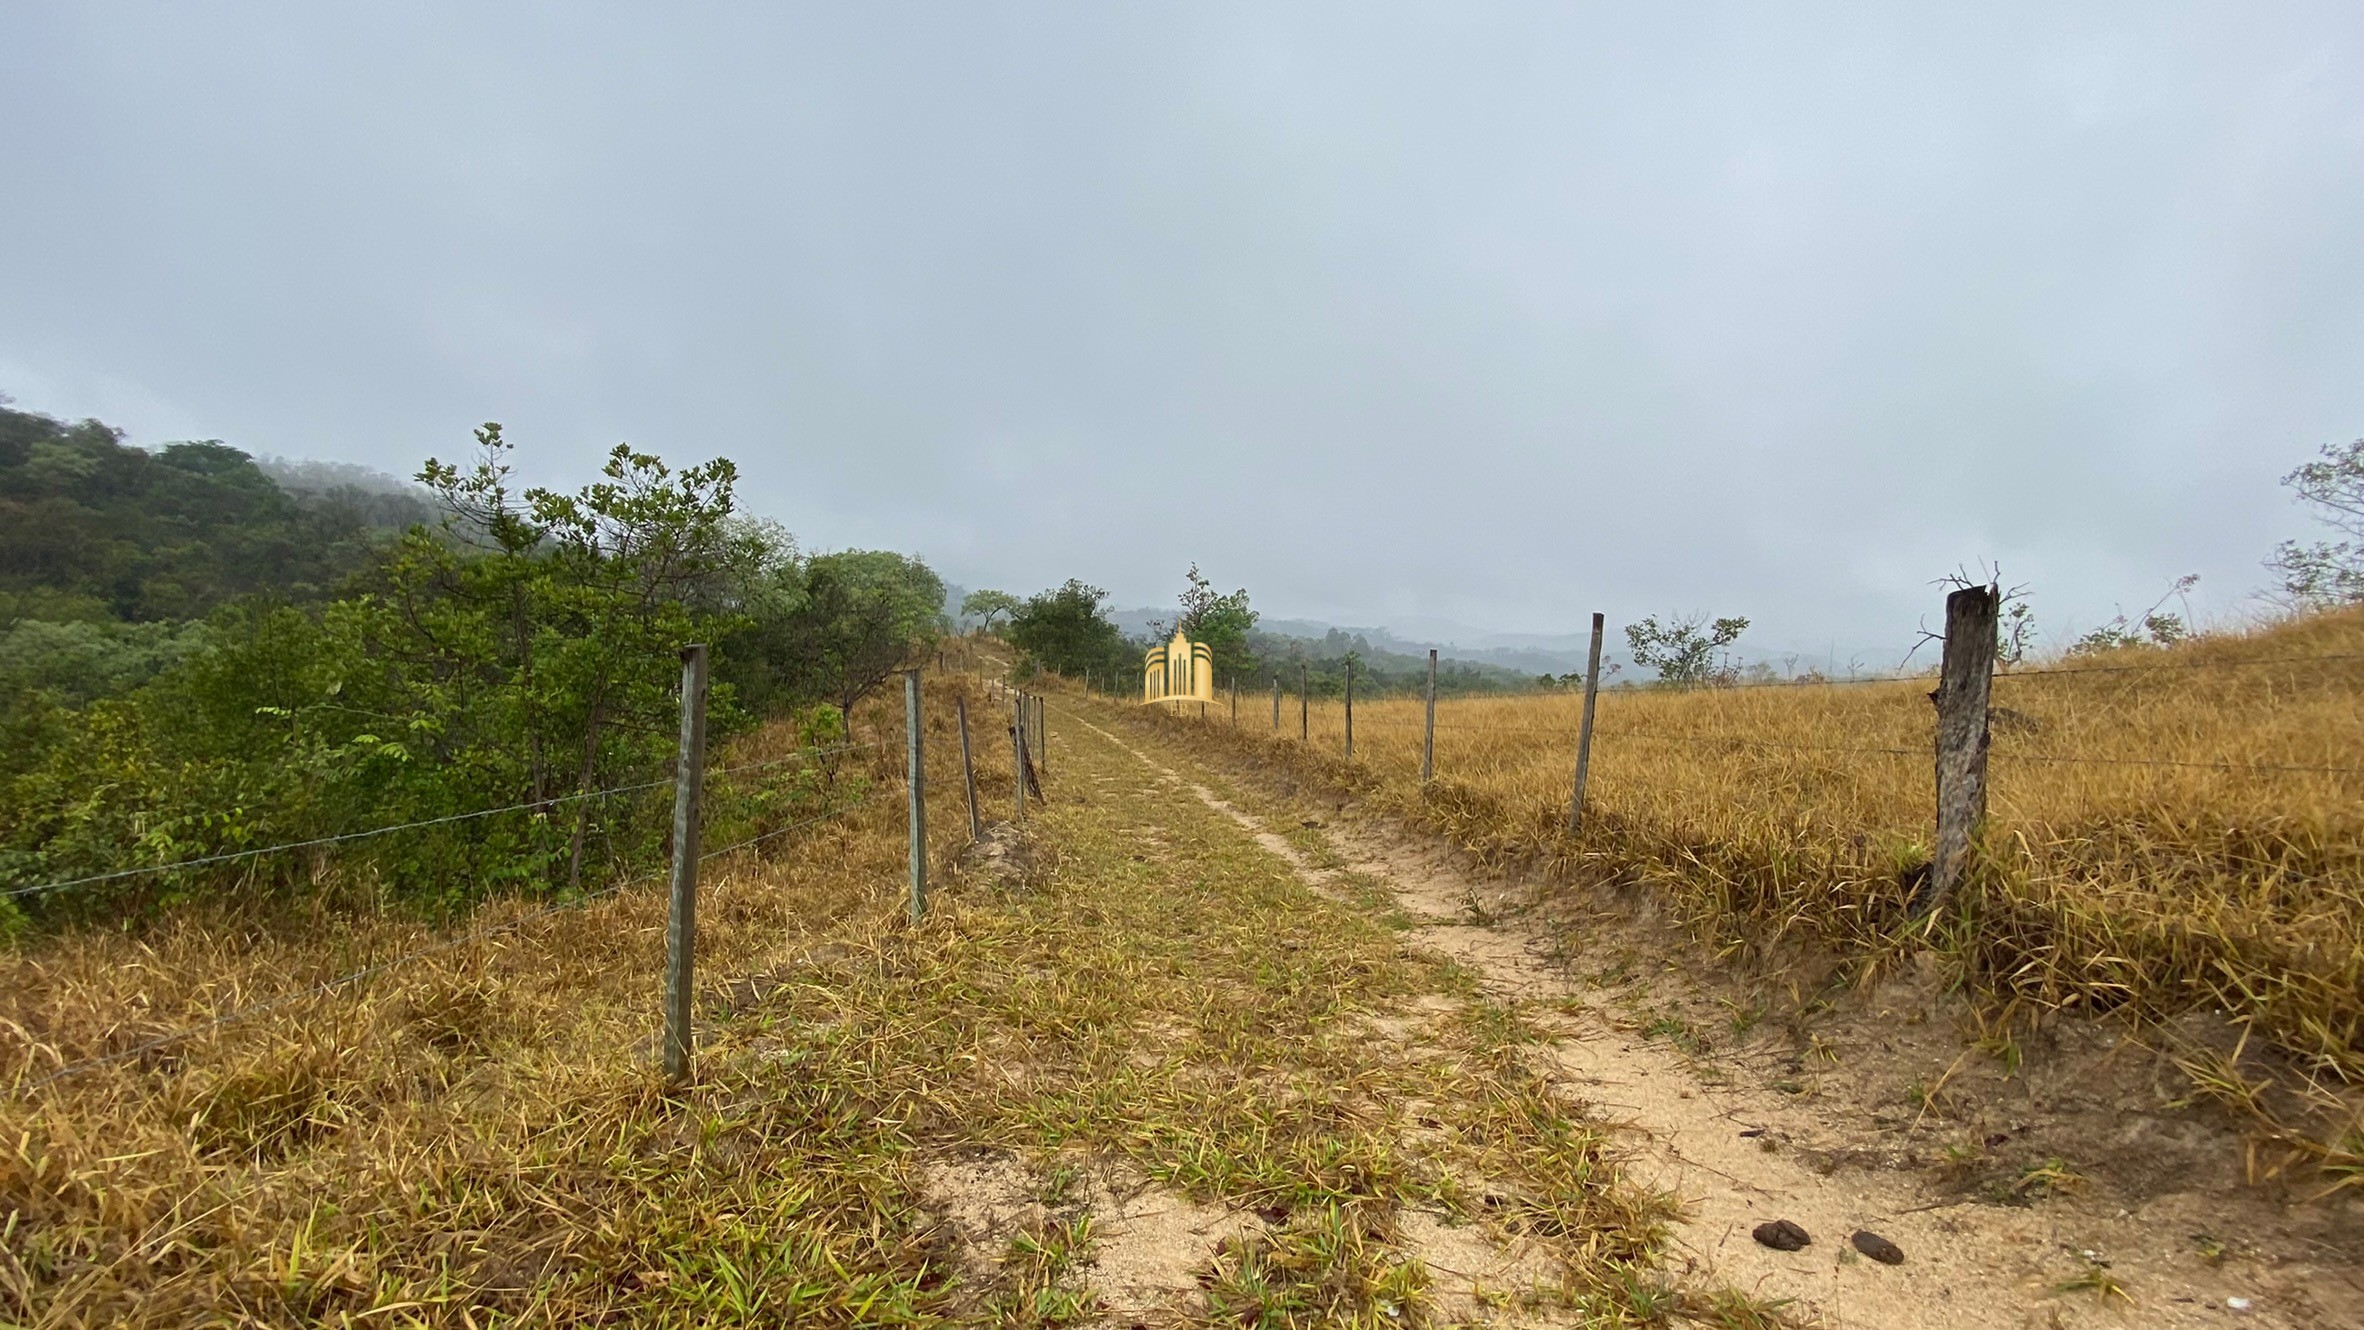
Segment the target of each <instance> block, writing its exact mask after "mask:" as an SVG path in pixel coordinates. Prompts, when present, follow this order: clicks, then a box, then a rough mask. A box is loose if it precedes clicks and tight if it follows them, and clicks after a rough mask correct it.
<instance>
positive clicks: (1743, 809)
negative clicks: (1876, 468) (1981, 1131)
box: [1166, 611, 2364, 1163]
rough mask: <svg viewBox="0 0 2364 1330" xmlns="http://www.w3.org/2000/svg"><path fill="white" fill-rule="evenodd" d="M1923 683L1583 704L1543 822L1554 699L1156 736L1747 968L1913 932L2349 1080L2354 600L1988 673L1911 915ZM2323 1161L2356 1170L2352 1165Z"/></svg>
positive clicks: (1893, 942)
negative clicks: (1348, 806) (1304, 733)
mask: <svg viewBox="0 0 2364 1330" xmlns="http://www.w3.org/2000/svg"><path fill="white" fill-rule="evenodd" d="M1931 686H1932V685H1931V683H1930V681H1927V680H1909V679H1908V680H1898V681H1892V682H1866V683H1852V682H1847V683H1800V684H1783V685H1774V686H1755V687H1736V688H1704V689H1698V690H1694V691H1685V692H1676V691H1664V690H1659V689H1654V688H1646V687H1645V688H1634V687H1627V688H1611V689H1607V690H1604V691H1603V692H1602V694H1601V696H1600V702H1599V710H1598V717H1597V722H1596V724H1597V729H1596V735H1595V740H1594V746H1593V754H1592V770H1591V777H1590V791H1589V796H1588V799H1587V809H1586V814H1585V819H1584V823H1583V826H1582V828H1581V830H1580V831H1578V832H1576V833H1573V834H1571V833H1570V832H1569V831H1568V829H1567V825H1566V824H1567V817H1568V804H1569V796H1570V789H1571V783H1572V773H1573V768H1574V764H1575V752H1576V742H1577V740H1576V736H1577V728H1578V722H1579V719H1580V715H1581V711H1582V696H1581V692H1580V691H1575V690H1571V691H1567V692H1550V693H1541V694H1531V695H1525V696H1517V697H1502V698H1449V699H1443V700H1441V701H1440V702H1439V704H1438V714H1437V728H1436V778H1435V780H1434V781H1433V782H1432V783H1431V784H1430V785H1429V786H1427V787H1426V788H1423V787H1422V785H1421V784H1420V780H1419V767H1420V749H1421V743H1422V705H1423V704H1422V701H1421V699H1419V698H1416V697H1402V696H1397V697H1389V698H1380V699H1358V700H1357V702H1356V705H1355V714H1354V760H1353V762H1352V763H1351V764H1348V763H1347V762H1346V761H1345V759H1344V755H1343V750H1344V739H1345V734H1344V720H1345V717H1344V714H1343V709H1342V707H1341V706H1340V704H1339V703H1338V702H1337V701H1335V700H1329V701H1327V702H1321V701H1317V702H1316V703H1314V705H1313V712H1312V717H1311V730H1312V734H1311V738H1310V742H1308V743H1304V744H1300V742H1299V739H1298V726H1299V717H1298V712H1297V700H1296V699H1295V698H1293V697H1289V698H1284V700H1283V705H1282V708H1281V713H1282V714H1281V723H1280V726H1279V729H1278V733H1277V737H1276V736H1275V732H1274V730H1273V727H1272V721H1271V713H1270V710H1269V707H1270V703H1269V700H1268V699H1267V698H1263V697H1243V698H1242V699H1241V702H1240V711H1239V719H1238V721H1237V723H1236V729H1235V728H1234V722H1233V721H1232V719H1231V713H1230V710H1229V708H1228V707H1227V706H1218V707H1216V708H1214V709H1212V710H1210V711H1209V712H1208V713H1207V714H1206V715H1205V716H1203V717H1202V716H1200V715H1198V714H1197V710H1196V709H1195V708H1190V709H1185V710H1182V711H1179V712H1177V713H1175V714H1174V715H1172V716H1171V717H1169V719H1168V722H1167V726H1166V728H1171V729H1184V728H1195V729H1201V730H1203V732H1204V733H1205V734H1206V736H1207V737H1209V738H1220V739H1222V740H1224V741H1225V742H1236V743H1243V744H1247V745H1249V746H1251V748H1252V749H1253V750H1254V751H1255V752H1256V753H1257V754H1258V758H1259V760H1262V761H1269V762H1272V763H1275V764H1295V765H1297V766H1299V767H1300V768H1301V769H1303V770H1304V771H1306V772H1307V773H1308V774H1319V775H1320V776H1322V777H1323V778H1324V779H1329V780H1334V781H1337V782H1340V783H1341V784H1343V785H1345V786H1347V787H1350V788H1351V789H1353V790H1354V791H1355V792H1356V793H1357V795H1358V797H1359V798H1360V799H1362V800H1364V801H1366V802H1367V803H1369V804H1370V805H1372V806H1374V807H1377V808H1382V809H1385V810H1388V811H1390V812H1392V813H1394V814H1396V815H1399V816H1400V817H1402V818H1403V819H1405V820H1407V821H1409V822H1410V823H1412V824H1414V825H1416V826H1419V827H1423V828H1426V829H1430V830H1434V831H1437V832H1441V833H1443V834H1444V835H1446V836H1448V837H1450V838H1451V839H1452V840H1453V841H1454V842H1455V843H1457V844H1458V845H1459V846H1461V847H1462V848H1464V849H1466V850H1468V851H1470V852H1472V853H1474V854H1476V855H1477V856H1479V857H1480V858H1481V859H1484V860H1487V861H1490V862H1494V863H1498V864H1507V863H1518V864H1524V865H1527V866H1530V867H1533V868H1535V869H1538V870H1540V871H1541V872H1542V873H1543V874H1544V875H1545V876H1547V877H1549V878H1552V879H1555V880H1561V881H1566V882H1570V883H1579V884H1594V885H1602V886H1642V887H1647V888H1648V889H1649V890H1650V891H1651V892H1652V893H1653V895H1654V896H1655V898H1656V899H1657V900H1658V901H1659V902H1660V903H1661V904H1662V906H1663V908H1665V909H1667V910H1669V911H1671V912H1672V913H1673V914H1674V915H1676V916H1677V917H1678V918H1679V919H1680V920H1681V921H1682V922H1684V923H1686V924H1687V925H1689V926H1690V927H1691V928H1693V929H1694V930H1695V931H1697V932H1698V933H1700V934H1701V935H1703V936H1705V937H1708V938H1711V939H1713V940H1715V941H1716V942H1717V943H1718V944H1719V945H1721V946H1723V947H1725V948H1727V949H1728V950H1729V951H1730V952H1731V953H1733V954H1734V955H1735V956H1739V955H1741V954H1746V955H1748V956H1752V957H1754V958H1755V959H1756V960H1758V961H1767V960H1770V959H1771V958H1775V957H1778V956H1781V955H1783V954H1784V953H1785V951H1786V950H1787V949H1793V948H1807V949H1812V950H1817V951H1819V952H1821V953H1822V954H1825V955H1830V954H1836V955H1839V956H1841V957H1844V958H1847V959H1848V961H1849V963H1850V965H1851V967H1852V972H1853V973H1855V974H1857V975H1859V976H1860V975H1864V974H1868V973H1875V972H1876V971H1877V970H1878V968H1879V967H1880V966H1881V965H1882V964H1883V963H1885V962H1887V961H1889V960H1892V959H1894V958H1895V957H1897V956H1898V955H1899V954H1901V953H1902V952H1904V951H1906V950H1915V949H1919V948H1921V947H1923V946H1925V945H1928V944H1931V943H1934V945H1935V946H1936V947H1937V948H1938V949H1939V950H1940V951H1941V952H1942V953H1943V954H1944V955H1946V956H1947V957H1949V958H1951V959H1952V960H1953V961H1955V962H1956V963H1957V964H1958V974H1959V976H1960V977H1961V978H1962V979H1963V980H1964V981H1966V982H1969V983H1972V984H1975V985H1977V986H1980V987H1983V988H1985V989H1987V990H1988V991H1990V992H1991V993H1994V994H1997V995H2001V996H2003V997H2004V998H2005V999H2006V1000H2008V999H2011V998H2017V999H2020V1000H2021V1001H2022V1002H2023V1003H2026V1004H2033V1005H2036V1006H2046V1007H2084V1008H2124V1009H2129V1010H2131V1011H2132V1012H2133V1013H2134V1014H2137V1015H2140V1016H2145V1017H2154V1018H2163V1017H2168V1016H2172V1015H2174V1014H2177V1013H2180V1012H2185V1011H2190V1010H2195V1009H2198V1010H2211V1011H2223V1012H2225V1013H2228V1014H2230V1015H2232V1016H2233V1017H2235V1018H2236V1019H2238V1020H2240V1021H2243V1022H2246V1023H2247V1024H2248V1025H2249V1026H2250V1027H2251V1028H2253V1029H2254V1031H2255V1032H2256V1034H2257V1035H2258V1036H2259V1037H2260V1041H2261V1042H2264V1041H2271V1043H2273V1044H2275V1045H2278V1046H2279V1047H2280V1048H2281V1049H2283V1050H2286V1051H2287V1053H2288V1054H2289V1055H2290V1056H2291V1057H2292V1058H2294V1059H2296V1061H2297V1063H2298V1065H2299V1067H2300V1068H2301V1072H2302V1075H2304V1076H2306V1077H2309V1078H2312V1079H2313V1080H2315V1081H2316V1082H2317V1083H2318V1084H2319V1085H2322V1086H2335V1085H2341V1084H2353V1083H2355V1082H2357V1081H2359V1080H2364V612H2358V611H2348V612H2343V613H2337V614H2328V615H2322V616H2318V617H2313V618H2308V619H2303V620H2299V621H2296V622H2292V623H2287V624H2282V625H2277V626H2271V627H2266V628H2261V629H2258V630H2256V631H2252V632H2247V633H2237V634H2224V635H2209V636H2204V637H2201V638H2198V639H2195V640H2192V641H2189V642H2186V643H2183V644H2181V645H2178V646H2176V647H2173V648H2171V649H2157V648H2150V649H2130V650H2124V651H2119V652H2116V653H2111V654H2107V655H2101V656H2092V657H2084V658H2078V659H2071V660H2066V661H2056V662H2051V663H2048V664H2046V665H2042V666H2030V667H2028V668H2025V669H2021V670H2015V671H2007V672H2004V673H2002V674H1999V675H1998V676H1997V678H1996V682H1995V688H1994V706H1995V708H1996V710H1995V713H1994V724H1993V735H1994V737H1993V748H1992V757H1991V762H1990V766H1989V790H1990V816H1989V822H1988V826H1987V829H1986V834H1985V837H1984V845H1983V856H1982V861H1981V865H1982V866H1981V867H1980V868H1979V869H1978V870H1977V875H1976V880H1975V890H1974V891H1971V892H1969V893H1968V896H1967V899H1965V900H1963V901H1961V902H1960V908H1959V909H1956V910H1949V911H1948V912H1946V914H1945V915H1943V916H1941V917H1939V918H1936V919H1934V920H1931V921H1928V922H1926V923H1924V924H1916V923H1914V922H1912V921H1910V920H1908V919H1907V918H1906V911H1905V905H1906V901H1907V899H1908V896H1909V893H1910V888H1911V884H1912V881H1913V878H1914V874H1915V872H1916V870H1917V869H1918V868H1919V866H1920V865H1923V864H1925V863H1926V862H1927V858H1928V853H1929V848H1928V847H1929V844H1930V841H1931V839H1932V836H1933V832H1934V827H1933V821H1934V813H1933V807H1934V783H1935V777H1934V772H1933V757H1932V752H1931V743H1932V736H1933V732H1934V709H1933V708H1932V706H1931V705H1930V703H1929V701H1928V699H1927V693H1928V690H1929V688H1930V687H1931ZM2350 1162H2351V1163H2352V1162H2354V1161H2353V1160H2352V1159H2351V1161H2350Z"/></svg>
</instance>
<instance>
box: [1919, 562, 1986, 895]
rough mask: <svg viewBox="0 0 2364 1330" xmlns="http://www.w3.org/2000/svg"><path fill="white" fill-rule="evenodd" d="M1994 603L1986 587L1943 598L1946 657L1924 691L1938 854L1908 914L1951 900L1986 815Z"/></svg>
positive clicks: (1963, 875) (1968, 867)
mask: <svg viewBox="0 0 2364 1330" xmlns="http://www.w3.org/2000/svg"><path fill="white" fill-rule="evenodd" d="M2001 608H2002V597H2001V596H2000V595H1999V594H1998V593H1997V592H1996V590H1995V588H1993V587H1984V586H1969V587H1963V588H1961V589H1960V590H1958V591H1956V592H1954V593H1953V594H1951V595H1949V596H1947V597H1946V598H1945V659H1944V661H1943V663H1942V664H1941V665H1940V666H1939V667H1938V671H1937V691H1936V692H1934V693H1931V694H1929V700H1930V701H1931V702H1934V703H1936V704H1937V854H1936V856H1935V857H1934V858H1933V859H1932V860H1931V861H1930V864H1929V876H1928V877H1927V878H1926V879H1925V880H1924V881H1923V882H1922V883H1921V889H1920V890H1919V891H1918V892H1916V893H1914V895H1915V899H1914V901H1913V912H1914V913H1915V914H1928V913H1930V912H1932V911H1935V910H1938V909H1941V908H1943V907H1944V905H1945V903H1946V902H1947V901H1948V900H1950V899H1952V897H1953V894H1954V891H1955V889H1956V888H1958V887H1960V886H1961V885H1962V879H1963V878H1964V877H1965V876H1967V875H1968V873H1969V869H1970V854H1971V851H1972V849H1973V848H1974V847H1975V846H1976V844H1977V840H1978V830H1979V824H1980V823H1982V822H1984V821H1985V820H1986V750H1987V741H1988V733H1987V705H1988V700H1989V698H1990V697H1991V696H1992V694H1993V691H1994V676H1995V646H1996V634H1997V632H1998V630H1999V628H2000V625H2001Z"/></svg>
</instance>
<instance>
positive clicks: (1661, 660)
mask: <svg viewBox="0 0 2364 1330" xmlns="http://www.w3.org/2000/svg"><path fill="white" fill-rule="evenodd" d="M1747 631H1748V620H1746V619H1743V618H1739V617H1737V616H1735V617H1732V618H1725V619H1717V620H1714V621H1713V622H1710V621H1709V620H1708V619H1707V617H1706V616H1705V615H1699V614H1689V615H1682V616H1679V617H1678V616H1675V615H1671V614H1670V615H1668V616H1667V618H1666V622H1664V623H1660V622H1659V621H1658V616H1656V615H1651V616H1650V617H1649V618H1646V619H1644V620H1642V621H1641V622H1640V623H1629V624H1627V625H1626V626H1625V645H1626V648H1627V650H1628V651H1630V652H1631V653H1632V655H1633V663H1634V664H1636V665H1646V666H1648V667H1650V668H1651V669H1654V670H1656V671H1658V682H1660V683H1662V684H1665V685H1667V686H1668V687H1672V688H1696V687H1698V686H1699V685H1701V684H1712V683H1726V682H1729V681H1731V680H1732V679H1733V678H1735V677H1737V675H1738V671H1737V670H1736V669H1734V668H1733V665H1732V655H1731V653H1730V652H1728V651H1726V650H1725V649H1724V648H1726V647H1728V646H1731V645H1732V644H1733V643H1734V642H1737V641H1739V640H1740V635H1741V634H1742V633H1744V632H1747Z"/></svg>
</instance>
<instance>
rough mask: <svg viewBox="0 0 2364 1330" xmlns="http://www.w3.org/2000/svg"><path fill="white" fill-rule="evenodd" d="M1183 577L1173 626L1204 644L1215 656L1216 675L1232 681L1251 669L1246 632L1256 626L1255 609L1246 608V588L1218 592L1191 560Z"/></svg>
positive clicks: (1252, 660) (1252, 665)
mask: <svg viewBox="0 0 2364 1330" xmlns="http://www.w3.org/2000/svg"><path fill="white" fill-rule="evenodd" d="M1184 576H1185V577H1186V578H1188V579H1189V585H1188V586H1186V587H1184V588H1183V590H1182V596H1181V605H1182V612H1181V614H1180V615H1178V616H1177V617H1176V618H1175V626H1176V627H1178V628H1180V629H1181V630H1182V631H1183V632H1184V633H1186V634H1188V635H1189V637H1190V640H1192V641H1194V642H1204V643H1206V644H1207V648H1208V650H1210V651H1212V652H1213V653H1214V656H1215V677H1216V678H1218V679H1228V680H1236V679H1238V678H1240V677H1241V676H1242V675H1245V674H1248V673H1250V672H1251V671H1253V670H1254V669H1255V666H1256V659H1255V655H1254V653H1252V652H1251V651H1250V650H1249V649H1248V633H1249V632H1250V631H1251V630H1253V629H1254V628H1255V626H1256V611H1254V610H1252V609H1250V608H1248V592H1247V588H1245V587H1242V588H1240V589H1239V590H1237V591H1234V592H1232V593H1231V594H1230V595H1219V594H1217V593H1216V591H1215V588H1214V585H1213V584H1212V583H1210V582H1209V581H1208V580H1207V579H1206V578H1205V577H1204V576H1202V575H1200V573H1199V571H1198V565H1197V564H1195V563H1194V564H1192V565H1190V571H1189V572H1188V573H1186V574H1184Z"/></svg>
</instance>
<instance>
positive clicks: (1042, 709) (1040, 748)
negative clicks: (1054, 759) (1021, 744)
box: [1026, 697, 1051, 776]
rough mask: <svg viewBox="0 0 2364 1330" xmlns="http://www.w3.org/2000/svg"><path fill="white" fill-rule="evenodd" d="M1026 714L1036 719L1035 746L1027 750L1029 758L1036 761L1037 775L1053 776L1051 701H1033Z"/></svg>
mask: <svg viewBox="0 0 2364 1330" xmlns="http://www.w3.org/2000/svg"><path fill="white" fill-rule="evenodd" d="M1026 714H1028V715H1030V716H1032V717H1034V746H1033V747H1031V748H1029V749H1027V750H1026V752H1027V756H1029V757H1032V758H1033V759H1034V770H1035V772H1036V773H1037V774H1039V775H1044V776H1048V775H1050V774H1051V699H1049V698H1048V697H1038V698H1035V699H1033V701H1032V703H1031V704H1030V705H1029V706H1028V707H1027V708H1026Z"/></svg>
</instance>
